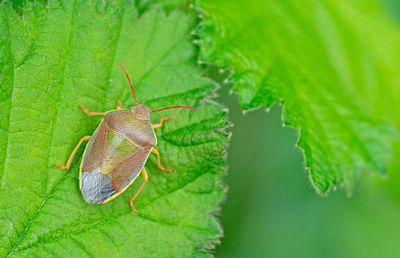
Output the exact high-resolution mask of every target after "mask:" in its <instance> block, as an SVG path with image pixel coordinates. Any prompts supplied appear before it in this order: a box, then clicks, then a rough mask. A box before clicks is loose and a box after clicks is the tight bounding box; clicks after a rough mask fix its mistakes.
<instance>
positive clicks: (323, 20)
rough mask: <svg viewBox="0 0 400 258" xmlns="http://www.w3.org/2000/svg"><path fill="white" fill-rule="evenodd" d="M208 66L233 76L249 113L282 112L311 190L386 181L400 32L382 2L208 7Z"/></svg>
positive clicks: (398, 122)
mask: <svg viewBox="0 0 400 258" xmlns="http://www.w3.org/2000/svg"><path fill="white" fill-rule="evenodd" d="M201 7H202V8H203V9H204V11H205V21H204V24H203V27H202V29H201V30H200V32H199V36H200V41H199V43H200V46H201V52H202V55H201V56H202V59H203V61H204V62H206V63H216V64H218V65H219V66H220V67H222V68H230V69H231V71H232V77H231V81H232V82H233V83H234V88H233V91H234V92H235V93H237V94H238V95H239V98H240V102H241V104H242V106H243V109H244V110H250V109H254V108H258V107H270V106H271V105H272V104H274V103H280V104H281V105H282V106H283V109H284V113H283V114H284V118H283V122H284V124H285V125H288V126H291V127H294V128H297V129H298V130H299V140H298V145H299V146H300V147H301V148H302V149H303V151H304V154H305V161H306V167H307V168H308V171H309V173H310V179H311V182H312V185H313V186H314V187H315V188H316V190H317V191H318V192H320V193H325V192H327V191H329V190H330V189H331V188H332V187H335V186H336V185H345V186H346V187H348V188H351V186H352V184H353V181H354V178H355V177H356V176H357V175H358V174H359V173H360V172H361V171H379V172H384V171H385V170H386V169H387V166H388V163H389V161H390V158H391V154H392V141H393V138H394V137H395V136H396V133H395V131H396V128H397V129H400V118H399V115H398V114H399V107H400V105H399V104H398V103H399V100H400V90H399V89H400V88H399V87H398V85H399V83H400V65H399V60H400V52H399V51H398V50H399V48H398V46H399V45H400V33H399V27H398V25H396V24H395V23H394V22H393V21H392V20H391V17H390V15H388V13H387V12H385V10H384V8H383V6H382V5H381V2H379V1H374V0H371V1H357V0H352V1H333V0H332V1H331V0H326V1H318V0H306V1H279V0H271V1H263V0H250V1H246V4H243V2H242V1H240V0H233V1H224V0H202V1H201Z"/></svg>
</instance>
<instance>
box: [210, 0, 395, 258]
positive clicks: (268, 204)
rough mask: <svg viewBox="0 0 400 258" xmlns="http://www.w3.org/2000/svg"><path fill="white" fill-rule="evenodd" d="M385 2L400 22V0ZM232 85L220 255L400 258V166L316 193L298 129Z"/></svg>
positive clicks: (278, 112) (224, 95)
mask: <svg viewBox="0 0 400 258" xmlns="http://www.w3.org/2000/svg"><path fill="white" fill-rule="evenodd" d="M382 4H384V5H385V6H386V7H387V10H388V15H391V16H393V18H394V20H396V21H397V22H398V23H399V25H400V1H399V0H387V1H382ZM399 29H400V26H399ZM399 47H400V46H399ZM228 90H229V86H225V87H224V88H223V90H221V101H222V102H223V103H224V104H226V105H227V106H228V107H229V109H230V110H231V113H230V115H231V119H232V121H233V123H234V124H235V127H234V128H233V136H232V141H231V146H230V150H229V169H228V175H227V178H226V181H227V183H228V185H229V192H228V197H227V200H226V202H225V203H224V204H223V205H222V216H221V221H222V224H223V226H224V234H225V236H224V238H223V239H222V244H221V245H220V246H219V247H218V248H217V250H216V256H217V257H221V258H224V257H227V258H228V257H263V258H268V257H273V258H280V257H282V258H283V257H285V258H286V257H296V258H303V257H304V258H314V257H316V258H317V257H318V258H319V257H325V258H339V257H340V258H346V257H351V258H369V257H371V258H376V257H379V258H386V257H387V258H393V257H400V175H399V173H393V172H395V171H400V168H394V167H391V168H390V169H389V173H388V174H387V175H386V176H385V177H384V176H379V175H376V174H371V173H368V172H367V171H365V172H364V173H363V176H362V177H360V178H359V179H358V181H357V182H356V185H355V188H354V191H353V193H352V195H351V196H349V195H348V194H347V193H346V192H345V190H344V189H338V190H337V191H336V192H331V193H330V194H329V195H328V196H327V197H321V196H318V195H317V194H316V193H315V191H314V190H313V189H312V187H311V186H310V184H309V180H308V175H307V172H306V171H305V169H304V161H303V156H302V152H301V150H300V149H298V148H296V147H295V144H296V141H297V138H298V135H297V131H296V130H294V129H292V128H284V127H282V122H281V121H282V120H281V111H282V110H281V107H280V106H275V107H273V108H272V109H271V111H270V112H267V111H266V110H265V109H262V110H255V111H252V112H248V113H246V114H243V113H242V111H241V108H240V106H239V102H238V99H237V98H236V97H235V96H232V95H229V94H228ZM395 157H396V155H395Z"/></svg>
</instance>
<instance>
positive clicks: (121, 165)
mask: <svg viewBox="0 0 400 258" xmlns="http://www.w3.org/2000/svg"><path fill="white" fill-rule="evenodd" d="M120 66H121V68H122V70H123V72H124V73H125V76H126V79H127V80H128V83H129V86H130V88H131V91H132V96H133V99H134V101H135V106H133V107H132V108H130V109H129V110H125V109H124V108H123V107H122V105H121V102H120V101H118V103H117V108H116V110H111V111H108V112H105V113H103V112H91V111H89V110H88V109H87V108H85V107H84V106H83V105H82V104H80V108H81V109H82V111H83V112H85V113H86V115H88V116H102V117H103V119H102V121H101V122H100V125H99V126H98V127H97V129H96V131H95V132H94V134H93V135H92V136H84V137H82V138H81V139H80V141H79V142H78V144H77V145H76V146H75V148H74V150H73V151H72V153H71V155H70V156H69V158H68V161H67V163H66V164H65V165H60V164H54V166H55V167H57V168H59V169H69V168H70V166H71V163H72V160H73V158H74V156H75V154H76V152H77V150H78V149H79V147H80V146H81V145H82V143H84V142H86V141H89V143H88V144H87V146H86V149H85V152H84V154H83V158H82V162H81V166H80V172H79V188H80V190H81V192H82V195H83V198H84V199H85V201H86V202H88V203H98V204H103V203H106V202H108V201H110V200H112V199H114V198H116V197H117V196H118V195H120V194H121V193H123V192H124V191H125V190H126V189H127V188H128V187H129V186H130V185H131V184H133V182H134V181H135V180H136V179H137V178H138V177H139V175H142V176H143V183H142V184H141V185H140V187H139V188H138V190H137V191H136V193H135V194H134V195H133V196H132V197H131V198H130V199H129V205H130V206H131V208H132V210H133V211H134V212H135V213H136V212H137V209H136V207H135V205H134V201H135V199H136V198H137V197H138V195H139V194H140V192H141V191H142V189H143V187H144V186H145V185H146V183H147V182H148V175H147V172H146V169H145V167H144V165H145V163H146V161H147V158H148V157H149V155H150V153H153V154H155V155H156V157H157V167H158V168H159V169H160V170H162V171H164V172H171V171H172V169H169V168H165V167H163V166H162V165H161V158H160V153H159V152H158V150H157V149H155V148H154V146H156V145H157V138H156V135H155V133H154V128H159V127H161V126H162V125H163V123H164V122H165V121H167V120H173V118H170V117H163V118H161V119H160V122H159V123H157V124H151V123H150V116H151V113H155V112H160V111H164V110H167V109H172V108H187V109H193V107H191V106H170V107H165V108H161V109H157V110H150V109H149V108H148V107H147V106H145V105H144V104H139V102H138V101H137V99H136V94H135V90H134V88H133V86H132V82H131V79H130V77H129V74H128V73H127V71H126V69H125V68H124V66H123V65H122V64H120Z"/></svg>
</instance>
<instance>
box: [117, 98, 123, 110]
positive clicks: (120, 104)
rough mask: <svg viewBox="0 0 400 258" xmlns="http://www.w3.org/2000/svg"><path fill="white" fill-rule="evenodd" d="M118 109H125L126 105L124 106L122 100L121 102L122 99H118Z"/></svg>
mask: <svg viewBox="0 0 400 258" xmlns="http://www.w3.org/2000/svg"><path fill="white" fill-rule="evenodd" d="M117 109H118V110H123V109H124V107H123V106H122V102H121V100H120V99H119V100H118V101H117Z"/></svg>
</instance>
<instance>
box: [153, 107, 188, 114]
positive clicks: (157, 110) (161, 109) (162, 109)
mask: <svg viewBox="0 0 400 258" xmlns="http://www.w3.org/2000/svg"><path fill="white" fill-rule="evenodd" d="M172 108H186V109H192V110H193V109H194V107H192V106H170V107H165V108H160V109H156V110H152V111H151V112H153V113H155V112H160V111H164V110H167V109H172Z"/></svg>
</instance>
